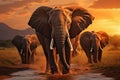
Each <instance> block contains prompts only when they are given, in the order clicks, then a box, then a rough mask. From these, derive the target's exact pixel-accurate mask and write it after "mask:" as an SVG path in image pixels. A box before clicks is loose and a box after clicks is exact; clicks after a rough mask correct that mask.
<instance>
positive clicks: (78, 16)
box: [67, 7, 94, 38]
mask: <svg viewBox="0 0 120 80" xmlns="http://www.w3.org/2000/svg"><path fill="white" fill-rule="evenodd" d="M67 9H69V10H71V11H72V22H71V27H70V30H69V34H70V38H74V37H76V36H77V35H78V34H79V33H80V32H81V31H83V30H84V29H85V28H87V27H88V26H89V25H90V24H92V21H93V20H94V17H93V16H92V15H91V14H90V13H89V12H88V11H87V10H86V9H84V8H81V7H67Z"/></svg>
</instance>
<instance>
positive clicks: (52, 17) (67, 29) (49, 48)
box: [28, 6, 94, 74]
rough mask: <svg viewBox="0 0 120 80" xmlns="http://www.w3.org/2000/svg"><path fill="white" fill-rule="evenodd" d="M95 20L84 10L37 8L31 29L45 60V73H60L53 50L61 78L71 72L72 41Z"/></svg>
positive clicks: (74, 8) (31, 21) (29, 22)
mask: <svg viewBox="0 0 120 80" xmlns="http://www.w3.org/2000/svg"><path fill="white" fill-rule="evenodd" d="M93 20H94V17H93V16H92V15H91V14H90V13H89V12H88V11H87V10H86V9H84V8H81V7H63V6H59V7H58V6H57V7H48V6H40V7H38V8H37V9H36V10H35V11H34V12H33V14H32V16H31V17H30V20H29V21H28V25H29V26H31V27H32V28H34V29H35V31H36V34H37V37H38V39H39V41H40V43H41V45H42V47H43V50H44V53H45V57H46V71H45V72H46V73H47V72H49V67H50V72H51V73H52V74H55V73H59V71H58V67H57V64H56V61H55V58H54V53H53V50H54V49H56V53H58V55H59V58H60V62H61V64H62V74H67V73H69V72H70V60H71V59H70V56H71V51H72V50H73V47H72V44H71V40H70V39H72V38H75V37H76V36H77V35H78V34H79V33H80V32H81V31H83V30H84V29H86V28H87V27H88V26H89V25H90V24H92V21H93Z"/></svg>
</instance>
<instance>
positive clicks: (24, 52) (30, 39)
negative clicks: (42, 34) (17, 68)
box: [12, 35, 38, 64]
mask: <svg viewBox="0 0 120 80" xmlns="http://www.w3.org/2000/svg"><path fill="white" fill-rule="evenodd" d="M37 41H38V40H37V38H36V37H35V36H33V35H26V36H25V37H23V36H20V35H16V36H15V37H14V38H13V40H12V43H13V44H14V45H15V47H16V48H17V50H18V52H19V55H20V57H21V60H22V63H23V64H29V63H34V55H35V53H36V48H37V44H38V42H37Z"/></svg>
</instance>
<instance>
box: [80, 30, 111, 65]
mask: <svg viewBox="0 0 120 80" xmlns="http://www.w3.org/2000/svg"><path fill="white" fill-rule="evenodd" d="M108 43H109V35H108V34H107V33H106V32H104V31H98V32H95V31H91V32H90V31H85V32H83V33H82V34H81V36H80V45H81V47H82V49H83V50H84V52H85V53H86V56H87V58H88V63H92V62H94V63H98V62H101V58H102V50H103V48H104V47H105V46H106V45H107V44H108Z"/></svg>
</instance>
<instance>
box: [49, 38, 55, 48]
mask: <svg viewBox="0 0 120 80" xmlns="http://www.w3.org/2000/svg"><path fill="white" fill-rule="evenodd" d="M53 44H54V41H53V38H52V39H51V42H50V50H53Z"/></svg>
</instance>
